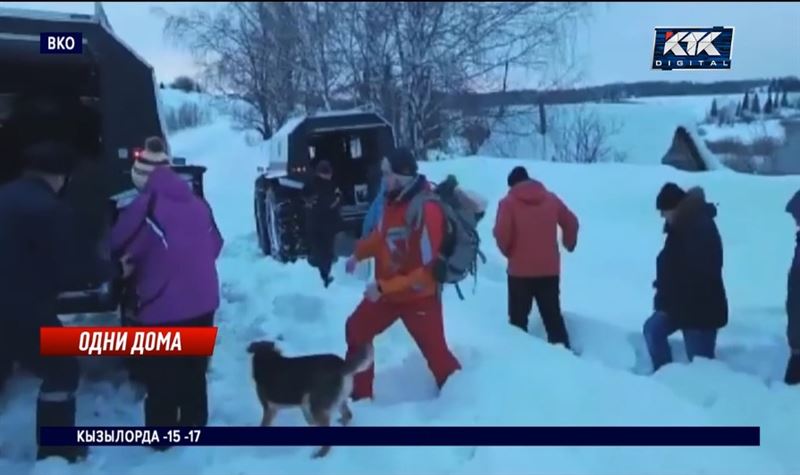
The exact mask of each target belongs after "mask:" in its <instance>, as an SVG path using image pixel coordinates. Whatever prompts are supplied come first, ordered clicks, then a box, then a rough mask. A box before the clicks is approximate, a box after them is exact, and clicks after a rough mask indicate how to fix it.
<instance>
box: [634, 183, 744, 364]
mask: <svg viewBox="0 0 800 475" xmlns="http://www.w3.org/2000/svg"><path fill="white" fill-rule="evenodd" d="M656 208H658V210H659V211H661V215H662V216H663V217H664V219H665V221H666V222H665V226H664V230H665V232H666V234H667V238H666V240H665V242H664V248H663V249H662V250H661V253H659V255H658V259H657V261H656V281H655V282H654V283H653V285H654V287H655V289H656V294H655V302H654V307H655V312H654V313H653V315H652V316H651V317H650V318H649V319H648V320H647V322H645V324H644V338H645V342H646V343H647V348H648V350H649V353H650V357H651V358H652V361H653V369H654V370H658V369H659V368H660V367H661V366H663V365H665V364H667V363H669V362H671V361H672V355H671V352H670V347H669V343H668V341H667V339H668V337H669V336H670V335H671V334H673V333H675V332H676V331H678V330H681V332H682V333H683V340H684V345H685V347H686V353H687V354H688V356H689V359H690V360H692V359H694V357H696V356H702V357H706V358H714V352H715V347H716V339H717V331H718V330H719V329H720V328H722V327H724V326H725V325H727V323H728V299H727V296H726V293H725V284H724V282H723V279H722V265H723V252H722V239H721V238H720V234H719V231H718V229H717V225H716V223H715V222H714V218H715V217H716V215H717V209H716V207H715V206H714V205H713V204H711V203H707V202H706V199H705V193H704V192H703V189H702V188H692V189H690V190H689V191H688V192H684V191H683V190H682V189H681V188H680V187H679V186H678V185H676V184H674V183H667V184H666V185H664V187H663V188H662V189H661V191H660V193H659V194H658V198H657V199H656Z"/></svg>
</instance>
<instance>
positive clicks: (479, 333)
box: [0, 118, 800, 475]
mask: <svg viewBox="0 0 800 475" xmlns="http://www.w3.org/2000/svg"><path fill="white" fill-rule="evenodd" d="M630 141H631V142H635V138H633V137H631V138H630ZM172 144H173V148H174V151H175V153H176V154H177V155H180V156H185V157H188V158H190V159H192V160H193V161H195V162H196V163H200V164H204V165H207V166H208V167H209V172H208V175H207V194H208V197H209V200H210V201H211V204H212V206H213V207H214V209H215V211H216V214H217V216H218V219H219V221H220V226H221V228H222V231H223V233H224V234H225V236H226V240H227V242H226V246H225V249H224V251H223V255H222V258H221V260H220V263H219V268H220V272H221V275H222V281H223V284H222V291H223V297H224V299H223V305H222V307H221V309H220V311H219V314H218V322H219V326H220V331H219V337H218V341H217V348H216V351H215V356H214V359H213V363H212V367H211V374H210V377H209V385H210V387H209V392H210V394H209V397H210V406H211V415H210V417H211V424H212V425H219V426H222V425H256V424H257V423H258V422H259V420H260V417H261V414H260V407H259V404H258V402H257V399H256V395H255V390H254V387H253V384H252V382H251V380H250V375H249V371H250V369H249V359H248V354H247V353H246V352H245V348H246V346H247V344H248V343H249V342H250V341H252V340H255V339H261V338H271V339H276V340H279V341H280V345H281V347H282V348H283V350H284V351H285V352H286V353H288V354H305V353H312V352H313V353H317V352H327V351H332V352H337V353H340V354H341V353H343V351H344V349H345V344H344V322H345V319H346V318H347V316H348V314H349V313H350V311H352V309H353V308H354V307H355V305H356V304H357V302H358V301H359V299H360V295H361V292H362V290H363V286H364V283H363V282H361V281H359V280H357V279H355V278H353V277H349V276H345V275H343V273H342V270H341V268H338V269H337V280H336V281H335V282H334V284H333V286H332V288H330V289H328V290H325V289H323V288H322V285H321V283H320V281H319V278H318V276H317V275H316V273H315V272H314V271H313V270H312V269H310V268H308V267H306V266H305V265H303V264H297V265H290V266H282V265H279V264H276V263H275V262H273V261H271V260H269V259H266V258H264V257H262V256H260V255H259V253H258V251H257V247H256V243H255V232H254V225H253V218H252V216H253V213H252V193H253V190H252V186H253V185H252V183H253V178H254V176H255V168H256V166H258V165H263V164H264V163H263V159H262V157H263V155H262V152H261V151H260V150H259V149H257V148H253V147H249V146H247V145H245V143H244V140H243V138H242V137H241V135H240V134H237V133H234V132H231V131H230V127H229V123H228V122H227V121H226V120H224V119H221V118H220V119H218V120H217V121H216V122H215V123H214V124H212V125H208V126H204V127H202V128H199V129H196V130H190V131H185V132H181V133H179V134H178V135H176V136H175V137H174V138H173V140H172ZM658 153H661V151H660V150H659V152H658ZM642 161H643V162H644V160H642ZM521 163H527V165H528V167H529V170H530V172H531V173H532V174H533V175H534V176H536V177H537V178H540V179H541V180H543V181H544V182H545V183H546V184H547V185H548V186H549V187H551V189H553V190H555V191H556V192H558V193H559V194H560V195H561V196H562V198H563V199H564V200H565V202H566V203H567V204H568V205H569V206H571V207H572V208H573V209H574V210H575V212H576V213H577V214H578V216H579V218H580V219H581V231H580V237H579V243H578V249H577V251H576V252H575V253H574V254H572V255H566V256H565V258H564V264H563V267H564V269H563V287H562V302H563V307H564V310H565V314H566V318H567V321H568V326H569V329H570V331H571V333H572V338H573V340H574V346H575V347H576V349H577V350H578V351H579V352H580V353H581V356H580V357H577V356H575V355H573V354H571V353H569V352H567V351H565V350H563V349H561V348H554V347H551V346H549V345H547V344H545V343H544V342H543V341H542V340H541V335H542V332H543V331H542V329H541V325H540V324H539V323H538V321H537V319H536V317H535V316H533V318H532V321H533V322H535V323H534V324H533V325H532V328H531V333H532V334H531V335H525V334H523V333H522V332H519V331H515V330H514V329H513V328H510V327H509V325H508V324H507V323H506V316H505V303H504V297H505V292H506V291H505V268H504V266H505V263H504V260H503V259H502V257H501V256H500V254H499V252H498V251H497V250H496V249H495V247H494V245H493V241H492V239H491V225H492V223H493V221H494V208H495V204H496V203H497V201H498V199H499V198H501V197H502V195H503V194H504V193H505V191H506V186H505V182H506V175H507V173H508V171H509V169H510V168H511V167H512V166H514V165H517V164H521ZM640 163H642V162H640ZM423 171H424V172H425V173H428V174H429V175H430V176H431V177H432V178H434V179H439V178H441V177H443V176H444V175H445V174H447V173H456V174H457V175H458V177H459V179H460V180H461V181H462V182H463V183H464V185H465V186H467V187H469V188H474V189H476V190H480V191H481V192H482V193H484V194H485V195H486V196H487V197H488V198H489V199H490V202H491V208H490V214H489V215H488V216H487V217H486V219H485V220H484V222H483V223H482V224H481V228H480V232H481V235H482V236H483V238H484V240H485V245H484V251H485V252H486V254H487V257H488V259H489V262H488V263H487V264H486V265H485V266H483V267H482V268H481V269H480V278H479V282H478V285H477V288H476V289H475V293H474V294H470V293H469V292H467V299H466V301H463V302H462V301H459V300H458V299H457V297H456V296H455V294H454V293H453V292H449V293H448V294H447V295H446V296H445V309H446V326H447V335H448V339H449V342H450V344H451V345H452V347H453V349H454V351H455V353H456V354H457V356H458V357H459V358H460V359H461V361H462V364H463V366H464V370H463V371H462V372H460V373H458V374H457V375H455V376H454V377H453V378H452V379H451V381H450V382H449V383H448V385H447V386H446V387H445V389H444V390H443V392H442V393H441V394H440V395H439V397H438V398H437V397H436V391H435V389H434V387H435V386H434V383H433V380H432V378H431V376H430V375H429V373H428V371H427V368H426V367H425V364H424V362H423V360H422V358H421V356H420V355H419V353H418V351H417V350H416V348H415V347H414V346H413V343H412V342H411V339H410V338H409V336H408V335H407V334H406V332H405V330H404V329H403V328H402V326H400V325H398V326H395V327H393V328H391V329H390V330H389V331H388V332H387V333H385V334H384V335H382V336H380V337H379V339H378V340H377V341H376V345H377V355H376V356H377V363H378V364H377V380H376V400H375V401H374V402H371V403H370V402H359V403H356V404H354V405H353V409H354V412H355V415H356V419H355V421H354V423H355V424H359V425H421V426H425V425H650V424H664V425H679V424H685V425H743V424H747V425H749V424H753V425H758V426H760V427H761V429H762V446H761V447H759V448H691V449H690V448H623V447H620V448H502V447H497V448H493V447H479V448H475V447H469V448H415V447H407V448H391V447H386V448H369V449H360V448H347V447H342V448H334V450H333V451H332V452H331V454H330V456H329V457H328V458H327V459H325V460H311V459H310V458H309V456H310V454H311V451H312V448H310V447H299V448H257V447H242V448H235V447H234V448H223V447H209V448H205V447H204V448H190V447H178V448H173V449H172V450H170V451H168V452H166V453H153V452H151V451H150V450H149V449H146V448H138V447H96V448H93V451H92V455H91V457H90V458H89V459H88V460H87V461H86V462H85V463H83V464H81V465H78V466H74V467H73V466H67V465H65V464H63V463H62V462H60V461H58V460H47V461H43V462H39V463H37V464H33V463H32V462H30V460H32V458H33V454H34V443H33V442H34V434H33V429H32V415H33V409H34V399H35V394H36V387H37V386H36V385H37V382H36V381H35V380H34V379H31V378H26V377H21V378H18V379H17V380H15V381H14V382H13V383H12V386H11V388H9V391H7V392H6V395H5V399H4V401H3V402H2V408H3V409H2V412H0V438H2V439H0V440H2V446H0V454H2V459H0V473H36V474H59V475H60V474H73V473H74V474H78V473H85V474H94V473H107V472H110V471H114V472H117V473H123V474H128V473H131V474H134V473H135V474H150V475H151V474H154V473H175V474H188V473H195V474H209V475H210V474H219V475H223V474H251V473H252V474H256V473H259V474H260V473H281V474H287V475H288V474H293V473H311V472H314V473H329V474H345V473H347V474H358V473H380V474H412V473H442V474H444V473H447V474H473V473H503V474H513V473H531V472H532V471H535V472H537V473H559V474H607V473H621V474H626V473H630V474H641V473H653V474H656V473H658V474H686V473H730V474H750V473H759V474H789V473H798V472H800V457H798V455H797V428H798V422H800V390H798V389H797V388H787V387H786V386H785V385H784V384H782V382H781V381H780V380H781V377H782V372H783V369H784V364H785V361H786V358H787V349H786V343H785V337H784V332H785V323H786V319H785V315H784V313H783V301H784V297H785V295H784V292H785V276H786V271H787V266H788V264H789V261H790V258H791V250H792V246H793V245H794V228H793V226H792V224H791V223H790V221H789V219H788V217H787V216H786V215H785V213H783V206H784V204H785V203H786V201H787V199H788V198H789V196H790V195H791V194H792V193H793V192H794V191H795V189H796V188H797V187H798V182H797V180H796V179H793V178H762V177H754V176H746V175H738V174H734V173H732V172H726V171H721V172H714V173H708V174H703V175H690V174H685V173H681V172H677V171H675V170H672V169H669V168H666V167H661V166H636V165H618V164H616V165H598V166H577V165H556V164H549V163H539V162H523V161H518V160H498V159H493V158H485V157H481V158H469V159H457V160H452V161H444V162H438V163H432V164H426V165H425V166H423ZM666 180H675V181H677V182H678V183H680V184H682V185H685V186H689V185H702V186H704V187H705V188H706V190H707V193H708V196H709V198H710V199H711V200H713V201H715V202H716V203H718V204H719V218H718V223H719V226H720V230H721V232H722V235H723V239H724V244H725V251H726V267H725V278H726V283H727V287H728V294H729V298H730V307H731V323H730V325H729V326H728V327H727V328H726V329H725V330H724V331H723V332H722V333H721V335H720V341H719V356H720V358H719V360H718V361H698V362H696V363H694V364H692V365H688V364H686V363H685V356H683V353H682V352H681V343H680V341H679V340H676V341H675V342H674V347H675V350H676V352H675V355H676V358H677V359H678V360H679V362H678V363H676V364H674V365H671V366H668V367H666V368H664V369H663V370H662V371H660V372H659V373H658V374H657V375H654V376H644V375H641V373H645V372H646V371H647V369H648V368H649V362H648V359H647V358H646V357H644V356H643V352H642V338H641V336H640V328H641V325H642V323H643V321H644V319H645V318H646V317H647V315H648V313H649V311H650V309H651V302H652V289H651V286H650V283H651V282H652V279H653V276H654V260H655V255H656V253H657V252H658V250H659V248H660V246H661V244H662V239H663V236H662V234H661V232H660V231H661V222H660V220H659V218H658V215H657V213H656V212H655V209H654V206H655V205H654V202H655V195H656V193H657V191H658V188H659V187H660V186H661V185H662V184H663V183H664V181H666ZM340 266H341V264H340ZM469 287H470V286H469V285H467V286H466V287H465V290H467V291H468V290H469ZM79 422H80V424H83V425H126V424H129V425H140V424H141V423H142V414H141V402H140V401H139V400H138V399H137V397H136V395H135V394H134V392H133V391H132V390H131V388H130V387H129V386H127V385H126V384H125V383H124V381H123V380H122V376H121V375H120V374H118V373H115V374H114V375H113V377H108V375H106V377H105V379H103V380H102V381H100V380H87V381H84V383H83V385H82V389H81V394H80V396H79ZM277 423H279V424H286V425H302V424H303V420H302V416H301V415H300V414H299V413H297V414H294V413H282V414H281V415H280V416H279V418H278V421H277Z"/></svg>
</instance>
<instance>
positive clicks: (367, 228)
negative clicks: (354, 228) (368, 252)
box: [361, 180, 385, 237]
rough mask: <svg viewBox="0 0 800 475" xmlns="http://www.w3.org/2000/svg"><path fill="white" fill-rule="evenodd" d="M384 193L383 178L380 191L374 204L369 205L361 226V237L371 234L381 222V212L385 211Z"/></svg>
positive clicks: (373, 201)
mask: <svg viewBox="0 0 800 475" xmlns="http://www.w3.org/2000/svg"><path fill="white" fill-rule="evenodd" d="M384 193H385V190H384V184H383V180H381V182H380V186H379V188H378V193H377V194H376V195H375V199H374V200H372V204H370V205H369V209H368V210H367V215H366V216H364V223H363V225H362V228H361V237H364V236H367V235H369V233H371V232H372V230H373V229H375V226H377V225H378V222H380V220H381V212H382V211H383V202H384V199H385V197H384Z"/></svg>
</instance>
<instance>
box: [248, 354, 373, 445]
mask: <svg viewBox="0 0 800 475" xmlns="http://www.w3.org/2000/svg"><path fill="white" fill-rule="evenodd" d="M247 351H248V352H249V353H252V355H253V379H254V380H255V384H256V394H257V395H258V399H259V401H261V406H262V407H263V409H264V415H263V417H262V419H261V425H262V426H269V425H272V422H273V420H274V419H275V416H276V415H277V413H278V411H280V410H281V409H287V408H300V409H302V411H303V415H304V416H305V419H306V422H307V423H308V424H309V425H316V426H329V425H330V421H331V415H332V413H333V412H334V411H338V412H339V415H340V416H341V418H340V419H339V422H340V423H341V424H342V425H348V424H349V423H350V421H351V420H352V419H353V413H352V412H351V411H350V407H349V406H348V405H347V399H348V398H349V397H350V393H351V392H352V391H353V376H354V375H355V374H356V373H360V372H362V371H364V370H366V369H368V368H369V367H370V366H372V363H373V358H374V355H373V347H372V345H371V344H370V345H366V346H364V347H363V348H361V349H360V350H359V351H357V352H356V353H355V354H353V355H352V357H350V358H347V359H343V358H341V357H339V356H338V355H334V354H318V355H307V356H296V357H286V356H283V355H282V354H281V351H280V350H279V349H278V348H277V347H276V346H275V343H273V342H271V341H256V342H253V343H251V344H250V346H249V347H248V348H247ZM330 449H331V447H330V446H322V447H320V448H319V449H318V450H317V451H316V452H315V453H314V455H313V457H314V458H320V457H324V456H326V455H327V454H328V452H329V451H330Z"/></svg>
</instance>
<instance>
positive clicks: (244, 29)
mask: <svg viewBox="0 0 800 475" xmlns="http://www.w3.org/2000/svg"><path fill="white" fill-rule="evenodd" d="M292 13H293V12H292V10H291V8H290V7H289V6H288V4H287V3H286V2H243V3H236V2H230V3H227V4H225V6H224V7H222V8H219V9H218V10H217V11H215V12H209V11H205V10H201V9H193V10H190V11H188V12H186V13H183V14H168V15H167V18H166V22H165V28H164V30H165V33H166V34H167V36H168V37H170V38H172V39H173V40H175V41H176V42H178V43H179V44H181V45H183V46H185V47H186V48H187V49H189V50H190V51H191V52H192V54H193V55H194V59H195V60H196V61H197V63H198V64H199V65H200V66H201V67H202V69H203V76H204V77H205V78H206V79H207V82H208V84H209V85H211V86H212V87H213V88H214V89H216V91H217V92H221V93H222V94H224V95H226V96H229V97H232V98H235V99H238V100H240V101H242V102H244V103H245V104H246V105H247V107H236V108H235V109H234V112H235V118H236V119H237V122H239V123H240V125H241V126H242V127H245V128H252V129H255V130H258V132H259V133H261V135H262V136H263V137H264V138H265V139H266V138H269V137H270V136H272V132H273V130H274V129H275V128H276V127H277V126H279V125H280V124H281V123H283V121H285V120H286V118H288V117H289V115H290V114H291V113H292V112H293V111H294V109H295V107H296V105H297V101H298V99H299V96H300V86H299V75H298V74H297V72H298V69H299V67H298V65H297V63H296V61H297V58H298V57H299V56H300V55H299V51H298V48H297V45H298V44H299V41H298V39H299V31H298V28H297V22H296V21H295V19H294V17H293V14H292Z"/></svg>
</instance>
